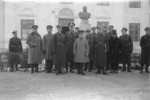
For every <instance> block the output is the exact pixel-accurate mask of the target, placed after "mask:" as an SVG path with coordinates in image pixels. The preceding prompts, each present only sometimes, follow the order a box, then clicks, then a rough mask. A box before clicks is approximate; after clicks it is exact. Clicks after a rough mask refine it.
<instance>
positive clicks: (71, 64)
mask: <svg viewBox="0 0 150 100" xmlns="http://www.w3.org/2000/svg"><path fill="white" fill-rule="evenodd" d="M68 63H69V62H67V63H66V66H65V67H66V71H67V72H68V67H70V72H71V71H73V66H74V62H70V66H68Z"/></svg>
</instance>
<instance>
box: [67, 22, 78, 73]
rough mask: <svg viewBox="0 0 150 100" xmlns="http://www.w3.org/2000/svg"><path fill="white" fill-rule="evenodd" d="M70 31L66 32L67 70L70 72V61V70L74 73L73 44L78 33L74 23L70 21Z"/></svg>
mask: <svg viewBox="0 0 150 100" xmlns="http://www.w3.org/2000/svg"><path fill="white" fill-rule="evenodd" d="M68 26H69V31H68V32H66V34H65V36H66V46H67V63H66V72H68V63H70V72H71V73H73V66H74V63H73V58H74V55H73V44H74V41H75V39H76V38H77V37H78V33H77V32H75V31H74V26H75V24H74V23H69V24H68Z"/></svg>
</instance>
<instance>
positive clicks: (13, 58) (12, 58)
mask: <svg viewBox="0 0 150 100" xmlns="http://www.w3.org/2000/svg"><path fill="white" fill-rule="evenodd" d="M19 63H20V53H10V55H9V64H10V71H14V67H15V69H16V70H18V64H19Z"/></svg>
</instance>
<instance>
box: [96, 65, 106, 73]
mask: <svg viewBox="0 0 150 100" xmlns="http://www.w3.org/2000/svg"><path fill="white" fill-rule="evenodd" d="M97 71H98V72H101V71H102V72H103V73H105V66H103V65H101V66H97Z"/></svg>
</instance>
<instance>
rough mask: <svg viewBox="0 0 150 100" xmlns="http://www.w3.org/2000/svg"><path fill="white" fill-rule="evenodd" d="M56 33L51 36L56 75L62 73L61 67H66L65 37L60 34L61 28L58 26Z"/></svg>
mask: <svg viewBox="0 0 150 100" xmlns="http://www.w3.org/2000/svg"><path fill="white" fill-rule="evenodd" d="M56 27H57V30H58V32H57V33H56V34H54V36H53V43H54V44H53V48H54V64H55V70H56V72H55V74H56V75H58V74H60V73H62V67H63V66H65V65H66V39H65V38H66V37H65V35H64V34H63V33H62V26H61V24H58V25H57V26H56Z"/></svg>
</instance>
